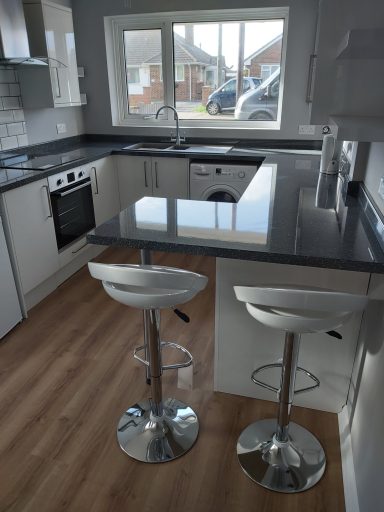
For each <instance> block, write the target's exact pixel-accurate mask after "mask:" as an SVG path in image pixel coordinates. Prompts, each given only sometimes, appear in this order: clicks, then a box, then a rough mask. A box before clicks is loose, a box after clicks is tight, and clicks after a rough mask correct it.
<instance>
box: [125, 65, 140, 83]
mask: <svg viewBox="0 0 384 512" xmlns="http://www.w3.org/2000/svg"><path fill="white" fill-rule="evenodd" d="M127 79H128V83H129V84H139V83H140V68H127Z"/></svg>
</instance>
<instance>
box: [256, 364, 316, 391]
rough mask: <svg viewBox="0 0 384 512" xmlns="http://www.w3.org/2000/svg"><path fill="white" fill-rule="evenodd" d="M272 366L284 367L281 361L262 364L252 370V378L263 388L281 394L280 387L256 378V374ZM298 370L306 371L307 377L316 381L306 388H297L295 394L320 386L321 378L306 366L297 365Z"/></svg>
mask: <svg viewBox="0 0 384 512" xmlns="http://www.w3.org/2000/svg"><path fill="white" fill-rule="evenodd" d="M271 368H282V364H281V363H273V364H265V365H264V366H260V367H259V368H256V370H255V371H254V372H252V375H251V379H252V381H253V382H254V383H255V384H257V385H258V386H261V387H262V388H265V389H269V390H270V391H273V392H274V393H277V394H279V393H280V388H276V387H275V386H272V385H271V384H268V383H267V382H263V381H262V380H259V379H256V375H257V374H258V373H261V372H263V371H265V370H270V369H271ZM297 371H298V372H302V373H305V374H306V375H307V377H309V378H310V379H311V380H313V381H314V383H315V384H314V385H313V386H307V387H305V388H300V389H297V390H295V395H298V394H300V393H307V392H308V391H313V390H314V389H316V388H318V387H319V386H320V381H319V379H318V378H317V377H316V376H315V375H313V373H311V372H309V371H308V370H305V369H304V368H301V367H300V366H298V367H297Z"/></svg>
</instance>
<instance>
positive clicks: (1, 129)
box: [0, 124, 8, 137]
mask: <svg viewBox="0 0 384 512" xmlns="http://www.w3.org/2000/svg"><path fill="white" fill-rule="evenodd" d="M0 137H8V131H7V125H6V124H0Z"/></svg>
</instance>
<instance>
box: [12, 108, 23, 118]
mask: <svg viewBox="0 0 384 512" xmlns="http://www.w3.org/2000/svg"><path fill="white" fill-rule="evenodd" d="M13 118H14V120H15V121H24V119H25V117H24V110H22V109H20V110H14V111H13Z"/></svg>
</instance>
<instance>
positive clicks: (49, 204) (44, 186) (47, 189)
mask: <svg viewBox="0 0 384 512" xmlns="http://www.w3.org/2000/svg"><path fill="white" fill-rule="evenodd" d="M42 188H45V191H46V194H47V201H48V208H49V215H48V216H47V219H52V217H53V212H52V203H51V195H50V193H49V188H48V185H43V187H42Z"/></svg>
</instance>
